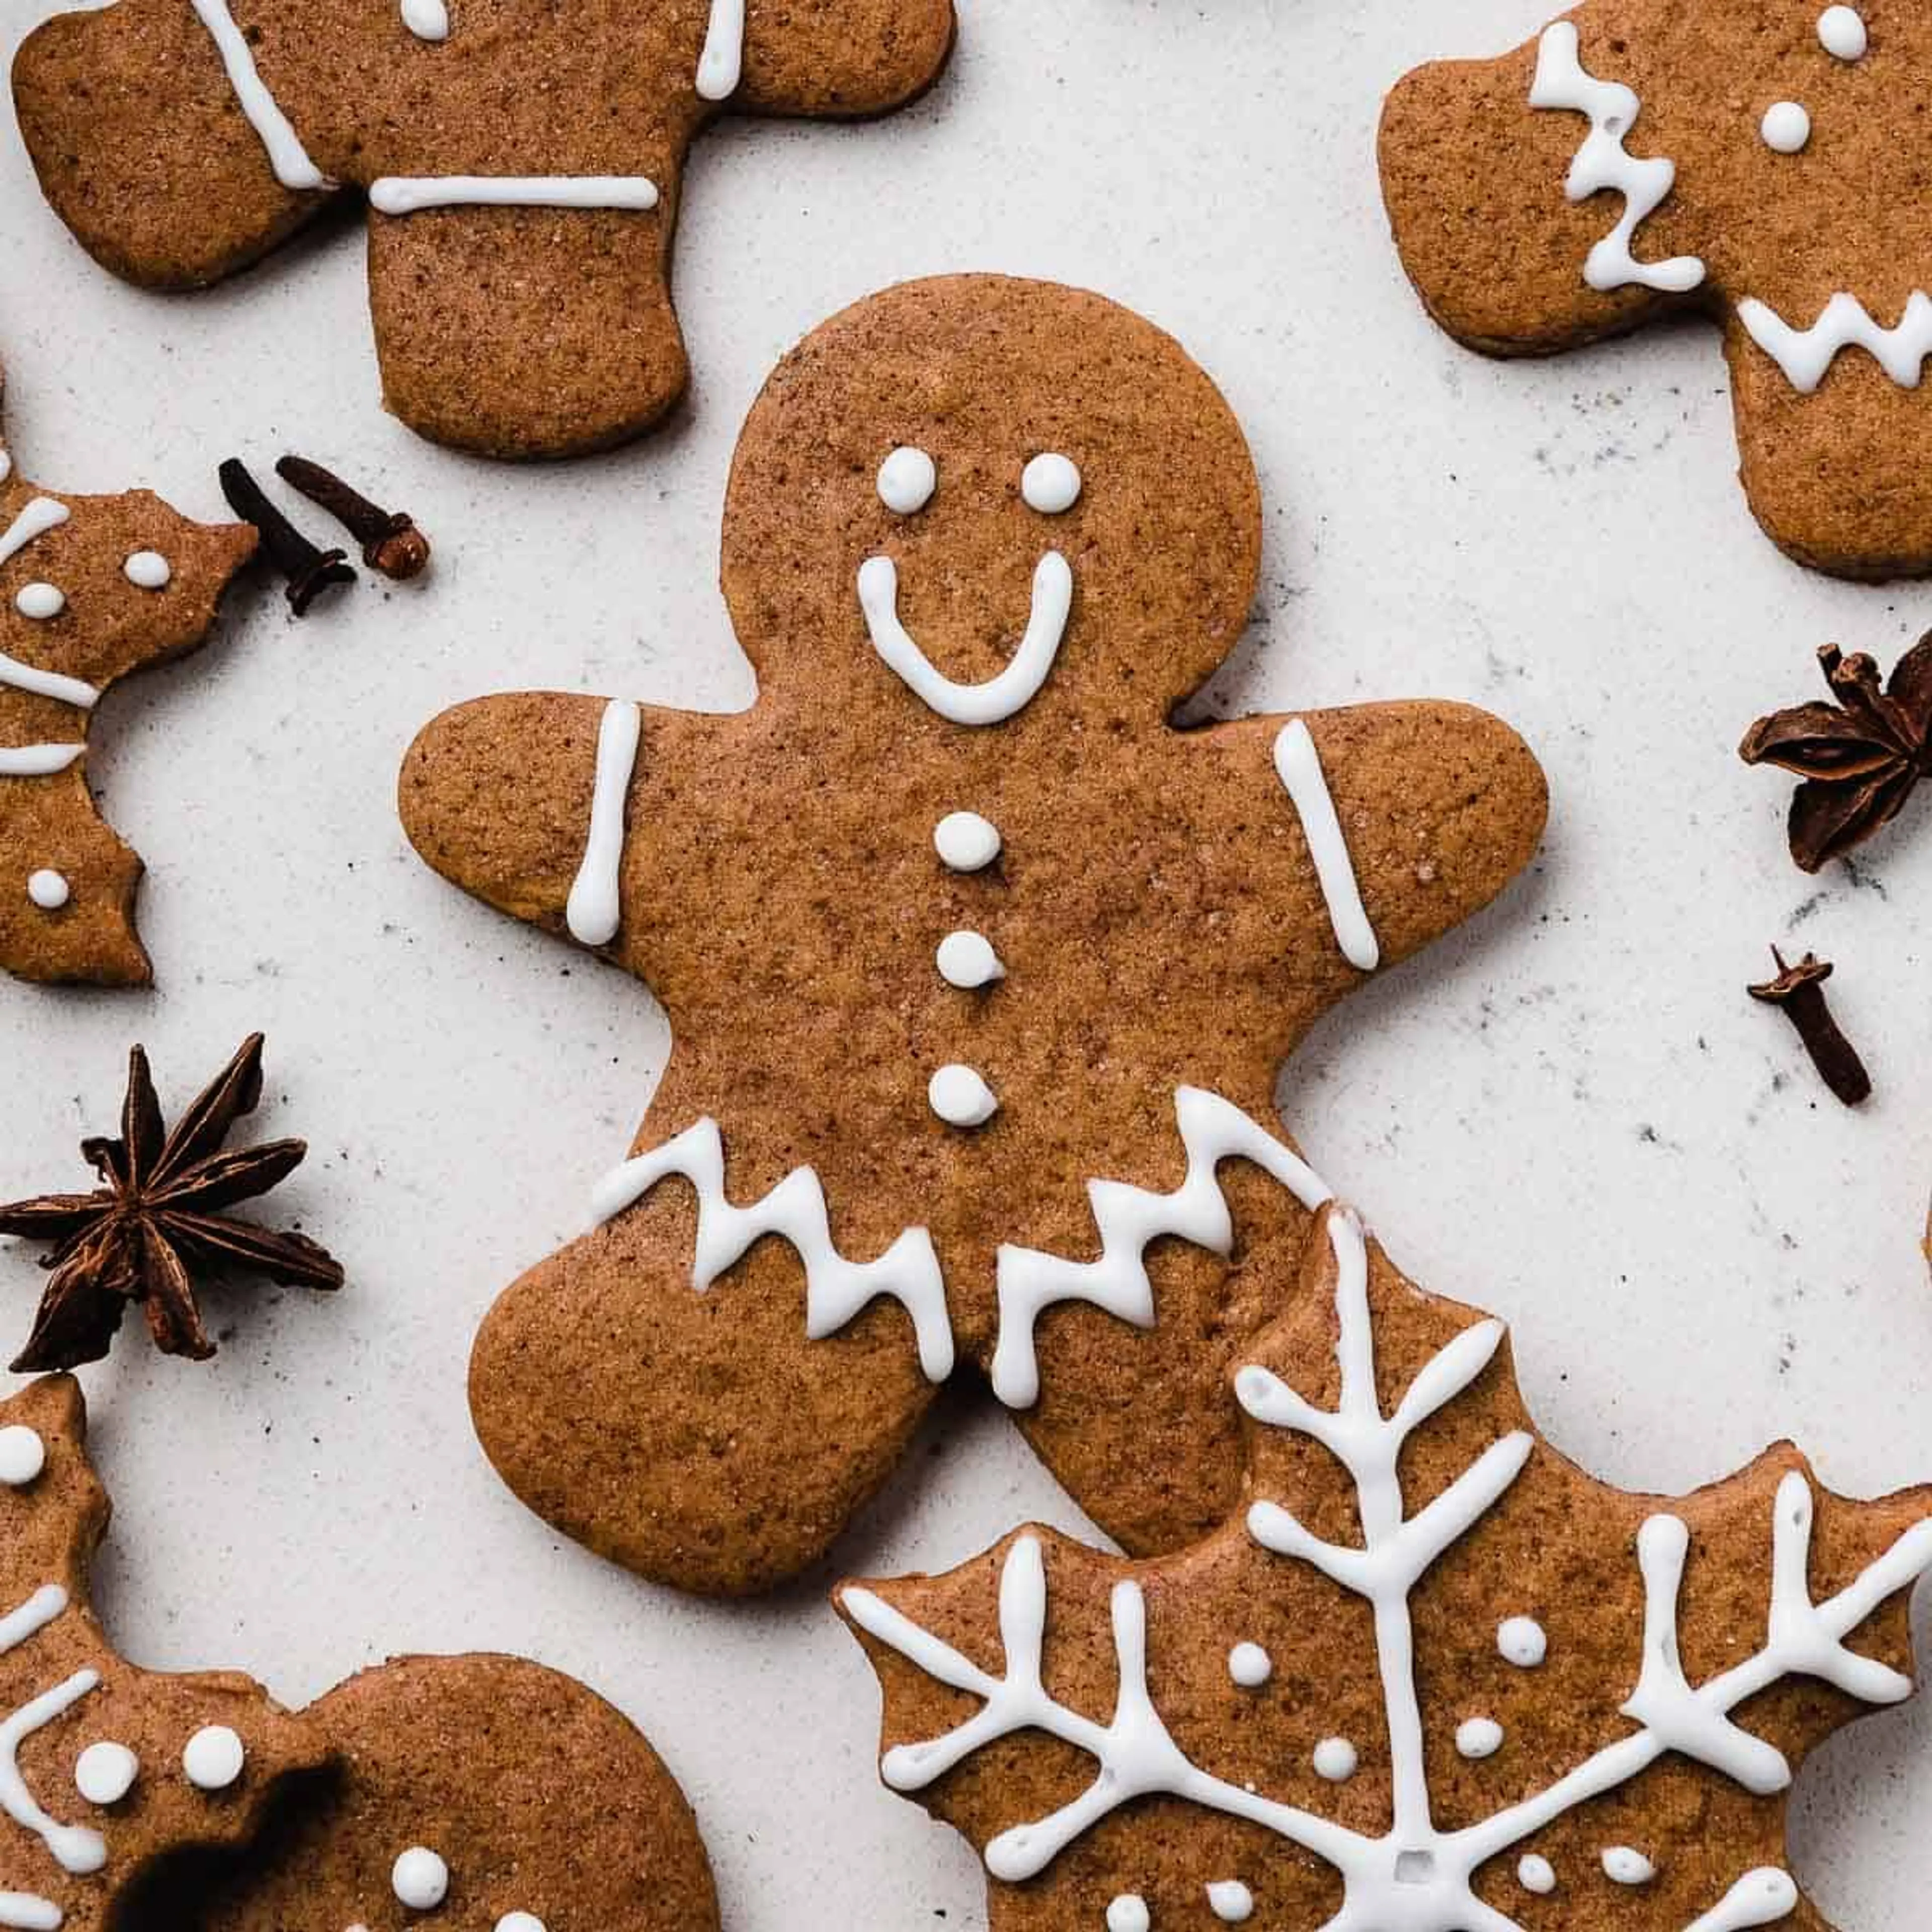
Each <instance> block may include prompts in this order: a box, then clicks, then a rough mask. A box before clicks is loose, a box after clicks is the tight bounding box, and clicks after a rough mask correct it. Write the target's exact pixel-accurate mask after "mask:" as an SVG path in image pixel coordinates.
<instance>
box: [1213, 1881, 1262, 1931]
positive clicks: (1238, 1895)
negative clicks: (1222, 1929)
mask: <svg viewBox="0 0 1932 1932" xmlns="http://www.w3.org/2000/svg"><path fill="white" fill-rule="evenodd" d="M1208 1910H1209V1911H1211V1912H1213V1913H1214V1916H1215V1917H1216V1918H1218V1919H1220V1921H1221V1923H1222V1924H1224V1925H1239V1924H1242V1923H1244V1921H1246V1920H1247V1919H1250V1918H1253V1916H1254V1915H1255V1895H1254V1894H1253V1892H1251V1891H1250V1890H1249V1889H1248V1888H1247V1886H1246V1885H1244V1884H1243V1883H1242V1882H1241V1880H1240V1879H1238V1878H1224V1879H1222V1880H1221V1881H1220V1883H1219V1884H1217V1885H1210V1886H1209V1887H1208Z"/></svg>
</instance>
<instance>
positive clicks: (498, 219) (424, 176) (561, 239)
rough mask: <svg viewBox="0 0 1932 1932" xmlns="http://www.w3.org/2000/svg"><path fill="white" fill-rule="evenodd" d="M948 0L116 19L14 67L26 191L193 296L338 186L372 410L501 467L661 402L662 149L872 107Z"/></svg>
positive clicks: (408, 3)
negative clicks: (763, 121)
mask: <svg viewBox="0 0 1932 1932" xmlns="http://www.w3.org/2000/svg"><path fill="white" fill-rule="evenodd" d="M952 40H953V9H952V5H951V0H805V4H803V5H789V4H782V0H708V3H707V0H659V3H658V4H655V5H650V6H647V7H639V6H635V5H622V4H621V3H620V0H570V4H568V5H553V4H550V0H118V4H117V5H113V6H111V7H106V8H104V9H103V10H100V11H98V12H92V13H65V14H62V15H61V16H60V17H58V18H57V19H55V20H50V21H49V22H48V23H46V26H43V27H42V28H40V29H39V30H38V31H37V32H35V33H34V34H31V35H30V36H29V37H28V40H27V42H26V45H25V46H23V47H22V49H21V50H20V55H19V57H18V58H17V60H16V61H15V62H14V65H13V97H14V101H15V104H16V105H17V108H18V110H19V113H20V127H21V131H22V133H23V134H24V136H26V143H27V147H28V151H29V153H30V154H31V155H32V157H33V160H34V166H35V168H36V169H37V172H38V173H39V175H40V184H41V187H42V188H43V190H44V191H45V193H46V196H47V199H49V201H50V202H52V205H53V207H54V209H55V212H56V213H57V214H59V216H60V217H61V219H62V220H64V221H65V223H67V224H68V226H69V227H70V228H71V229H73V231H74V235H75V236H76V237H77V239H78V240H79V241H80V243H81V245H83V247H84V248H86V249H87V251H89V254H92V255H93V256H94V257H95V259H96V260H98V261H100V262H101V263H103V264H104V266H106V267H107V268H109V269H112V270H113V272H115V274H117V275H123V276H124V277H126V278H127V279H128V280H130V281H134V282H137V283H139V284H142V286H143V287H149V288H162V289H181V288H192V287H201V286H202V285H205V284H208V283H211V282H214V281H219V280H220V279H221V278H223V277H224V276H226V275H232V274H233V273H235V272H236V271H237V270H239V269H244V268H246V267H247V266H248V265H249V264H250V263H252V262H254V261H256V260H258V259H260V257H262V256H263V255H265V254H267V253H269V251H271V250H272V249H273V248H276V247H277V246H278V245H280V244H281V242H284V241H286V240H287V239H288V238H289V236H291V235H293V233H296V231H297V230H298V229H301V228H302V227H304V226H306V225H308V223H310V222H311V221H313V220H314V219H315V218H316V217H317V216H318V215H320V214H321V213H322V212H323V210H324V209H325V208H327V207H328V206H329V205H330V204H331V203H332V202H333V201H334V200H335V199H337V197H338V196H339V195H340V194H341V193H344V192H346V191H347V190H351V189H356V190H362V191H363V192H364V193H366V194H367V196H368V201H369V204H370V208H371V228H370V236H369V295H370V304H371V309H372V311H373V312H374V319H375V329H376V348H377V355H378V356H379V357H380V361H381V364H382V370H383V388H384V392H385V395H386V400H387V401H388V404H389V407H390V408H391V409H392V410H395V413H396V414H397V415H398V416H400V417H401V418H402V419H403V420H404V422H407V424H409V425H410V427H411V428H413V429H416V430H417V431H420V432H421V433H422V434H423V435H425V436H427V437H434V439H435V440H437V441H438V442H440V443H449V444H452V445H454V446H456V447H458V448H460V449H469V450H474V451H477V452H480V453H481V454H483V455H490V456H500V457H512V458H516V457H541V456H565V455H574V454H576V453H578V452H583V451H587V450H592V449H599V448H602V447H604V446H607V445H609V444H611V443H619V442H622V440H625V438H626V437H632V436H635V435H637V434H640V432H642V431H644V430H646V429H648V428H650V426H651V425H652V424H653V423H655V422H657V421H658V419H660V418H661V417H662V416H664V413H665V412H666V411H667V410H669V409H670V407H671V405H672V404H673V403H675V402H676V401H677V399H678V398H679V396H680V395H682V394H683V392H684V388H685V379H686V374H687V371H686V365H685V353H684V345H683V341H682V337H681V335H680V334H679V329H678V325H677V318H676V315H675V314H674V313H673V310H672V308H671V300H670V284H669V277H670V250H671V240H672V236H673V231H674V230H675V229H676V223H677V215H678V205H679V196H680V191H681V181H682V173H683V169H684V160H685V153H686V151H687V150H688V148H689V147H690V145H691V142H692V140H693V139H694V138H695V137H696V136H697V134H698V133H700V131H701V130H703V127H704V126H705V125H706V123H707V122H709V121H710V120H712V118H715V116H716V115H718V114H720V113H724V112H725V111H727V110H732V111H736V112H738V113H747V114H794V115H835V116H857V115H874V114H883V113H887V112H889V111H890V110H892V109H894V108H895V107H901V106H902V105H903V104H905V103H906V102H907V101H910V100H911V99H912V98H914V97H915V96H916V95H919V93H920V92H922V91H923V90H924V89H926V87H928V86H930V85H931V83H932V81H933V80H934V79H935V77H936V76H937V75H938V73H939V71H940V70H941V68H942V67H943V66H944V64H945V61H946V57H947V53H948V52H949V50H950V47H951V45H952Z"/></svg>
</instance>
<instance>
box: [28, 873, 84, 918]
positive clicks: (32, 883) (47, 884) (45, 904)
mask: <svg viewBox="0 0 1932 1932" xmlns="http://www.w3.org/2000/svg"><path fill="white" fill-rule="evenodd" d="M27 896H28V898H30V899H31V900H32V901H33V902H34V904H36V905H37V906H38V907H40V910H41V911H43V912H58V911H59V910H60V909H61V907H62V906H64V905H65V904H67V902H68V900H69V899H71V898H72V897H73V896H74V891H73V888H72V887H71V886H69V885H68V882H67V880H66V879H65V877H63V876H62V874H60V873H58V872H52V871H39V872H35V873H33V874H31V875H30V876H29V877H28V880H27Z"/></svg>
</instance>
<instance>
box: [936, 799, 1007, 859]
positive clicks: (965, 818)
mask: <svg viewBox="0 0 1932 1932" xmlns="http://www.w3.org/2000/svg"><path fill="white" fill-rule="evenodd" d="M932 849H933V850H935V852H937V853H938V854H939V856H940V858H941V860H942V861H943V862H944V863H945V864H946V865H950V867H951V868H953V871H956V872H977V871H980V870H981V869H982V868H984V867H986V866H988V865H991V864H992V862H993V861H994V860H995V859H997V858H998V856H1000V828H999V827H998V826H997V825H995V823H993V821H992V820H991V819H990V818H982V817H980V814H978V813H977V811H949V812H948V813H947V814H946V816H945V817H944V818H942V819H941V820H940V821H939V823H938V824H937V825H935V826H934V827H933V828H932Z"/></svg>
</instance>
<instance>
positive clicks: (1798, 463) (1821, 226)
mask: <svg viewBox="0 0 1932 1932" xmlns="http://www.w3.org/2000/svg"><path fill="white" fill-rule="evenodd" d="M1821 7H1823V0H1717V3H1716V4H1715V5H1709V6H1697V7H1685V6H1680V5H1674V4H1673V0H1591V4H1590V5H1586V6H1583V7H1577V9H1576V10H1574V12H1572V13H1568V14H1566V15H1565V17H1563V18H1562V19H1561V20H1558V21H1556V22H1555V23H1553V24H1552V25H1551V26H1549V27H1547V28H1545V29H1544V31H1543V32H1542V33H1541V34H1539V35H1538V37H1536V38H1535V39H1534V40H1532V41H1530V42H1529V43H1527V44H1526V45H1525V46H1521V47H1519V48H1518V49H1517V50H1516V52H1514V53H1511V54H1508V55H1504V56H1503V57H1502V58H1499V59H1496V60H1489V61H1459V62H1439V63H1436V64H1434V65H1430V66H1427V67H1424V68H1418V70H1417V71H1415V72H1414V73H1412V74H1409V75H1408V76H1406V77H1405V78H1404V79H1403V81H1402V82H1401V83H1400V85H1399V86H1397V88H1396V89H1395V90H1394V92H1393V93H1391V95H1390V96H1389V98H1388V103H1387V105H1386V107H1385V109H1384V111H1383V115H1382V141H1381V152H1382V190H1383V193H1384V196H1385V199H1386V200H1387V203H1388V212H1389V218H1390V220H1391V223H1392V224H1393V226H1394V233H1395V239H1396V242H1397V246H1398V248H1400V251H1401V254H1402V259H1403V266H1405V267H1406V269H1408V271H1409V277H1410V279H1411V280H1412V281H1413V282H1414V283H1415V287H1416V289H1417V290H1418V293H1420V294H1421V297H1422V299H1423V301H1424V303H1425V304H1426V305H1427V308H1428V309H1429V311H1430V314H1432V315H1433V316H1434V317H1435V318H1436V320H1437V321H1438V322H1439V323H1441V324H1442V326H1443V327H1444V328H1445V329H1447V330H1448V332H1450V333H1451V335H1454V336H1455V337H1456V338H1457V340H1458V341H1462V342H1463V343H1466V344H1468V345H1469V347H1472V348H1473V349H1478V350H1483V351H1484V352H1486V353H1490V354H1493V355H1502V356H1513V355H1535V354H1541V353H1547V352H1550V351H1553V350H1561V349H1565V348H1568V347H1571V346H1573V345H1574V344H1580V343H1585V342H1589V341H1594V340H1595V339H1596V338H1598V337H1601V336H1605V335H1612V334H1615V333H1616V332H1620V331H1622V330H1625V329H1634V328H1636V327H1637V326H1639V325H1640V324H1641V323H1644V322H1646V321H1648V320H1650V319H1652V317H1658V316H1661V315H1665V314H1670V313H1671V312H1673V311H1685V310H1689V311H1697V312H1699V313H1701V314H1705V315H1708V316H1709V317H1712V319H1713V320H1715V321H1717V322H1718V323H1720V324H1721V326H1722V327H1723V329H1724V347H1725V353H1726V355H1727V359H1728V360H1729V362H1730V372H1731V386H1732V395H1733V403H1734V405H1735V408H1736V421H1737V437H1738V447H1739V454H1740V456H1741V458H1742V478H1743V482H1744V487H1745V495H1746V496H1747V498H1748V501H1749V502H1750V505H1751V509H1752V511H1753V512H1754V514H1756V516H1757V519H1758V521H1759V522H1760V523H1761V524H1762V525H1763V527H1764V529H1765V531H1766V534H1767V535H1769V536H1770V537H1771V538H1772V541H1774V542H1775V543H1776V544H1778V546H1779V547H1780V548H1781V549H1782V550H1785V551H1786V552H1787V553H1789V554H1790V556H1793V557H1794V558H1796V559H1797V560H1798V561H1799V562H1801V563H1804V564H1807V565H1811V566H1812V567H1813V568H1817V569H1820V570H1826V571H1833V572H1835V573H1836V574H1840V575H1843V576H1847V577H1889V576H1894V575H1899V574H1911V573H1921V572H1924V571H1927V570H1928V569H1932V475H1928V473H1927V469H1926V466H1925V464H1924V460H1923V458H1922V452H1923V446H1924V442H1925V438H1926V434H1927V428H1928V426H1932V392H1927V391H1926V390H1925V389H1922V388H1921V386H1920V383H1919V377H1920V374H1921V370H1922V368H1923V365H1924V359H1925V357H1926V356H1927V354H1928V353H1932V296H1929V295H1928V294H1927V291H1928V290H1932V242H1928V241H1927V239H1926V238H1925V236H1924V233H1923V232H1922V231H1923V227H1924V224H1923V223H1922V222H1921V221H1920V220H1918V219H1917V218H1916V217H1917V216H1918V212H1919V211H1920V210H1921V208H1922V207H1923V205H1924V178H1923V172H1924V168H1923V157H1922V154H1921V149H1920V145H1919V142H1918V133H1919V128H1920V122H1919V118H1918V101H1919V98H1920V96H1921V95H1922V93H1923V92H1924V88H1925V86H1926V84H1927V81H1928V80H1932V17H1927V13H1925V10H1924V9H1923V8H1922V7H1915V6H1912V5H1909V4H1906V0H1861V4H1860V5H1858V7H1855V8H1854V7H1849V6H1845V5H1834V6H1831V7H1824V8H1823V11H1822V13H1821Z"/></svg>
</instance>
